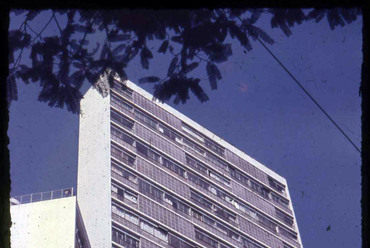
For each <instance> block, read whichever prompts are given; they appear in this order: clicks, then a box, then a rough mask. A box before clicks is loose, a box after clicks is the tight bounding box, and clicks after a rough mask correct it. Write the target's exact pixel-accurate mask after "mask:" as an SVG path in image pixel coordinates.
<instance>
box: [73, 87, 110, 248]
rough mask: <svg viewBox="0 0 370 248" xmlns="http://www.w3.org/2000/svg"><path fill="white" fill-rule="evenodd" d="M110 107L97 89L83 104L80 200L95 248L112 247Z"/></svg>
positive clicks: (87, 96) (90, 92)
mask: <svg viewBox="0 0 370 248" xmlns="http://www.w3.org/2000/svg"><path fill="white" fill-rule="evenodd" d="M109 103H110V100H109V96H108V97H105V98H103V97H102V96H101V95H100V94H99V92H98V91H97V90H95V89H94V88H90V89H89V90H88V91H87V93H86V94H85V96H84V99H82V100H81V114H80V132H79V152H78V178H77V200H78V204H79V206H80V210H81V215H82V219H83V220H84V223H85V227H86V232H87V235H88V237H89V240H90V244H91V247H92V248H108V247H111V199H110V198H111V193H110V108H109Z"/></svg>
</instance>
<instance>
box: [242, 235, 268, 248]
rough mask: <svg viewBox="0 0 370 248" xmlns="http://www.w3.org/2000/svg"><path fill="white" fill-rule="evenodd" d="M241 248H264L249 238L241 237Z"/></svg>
mask: <svg viewBox="0 0 370 248" xmlns="http://www.w3.org/2000/svg"><path fill="white" fill-rule="evenodd" d="M242 240H243V245H244V246H243V248H264V246H261V245H258V244H257V243H255V242H254V241H252V240H250V239H249V238H246V237H243V239H242Z"/></svg>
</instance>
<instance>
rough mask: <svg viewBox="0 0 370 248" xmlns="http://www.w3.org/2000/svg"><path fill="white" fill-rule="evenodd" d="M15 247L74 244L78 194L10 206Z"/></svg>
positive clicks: (60, 247)
mask: <svg viewBox="0 0 370 248" xmlns="http://www.w3.org/2000/svg"><path fill="white" fill-rule="evenodd" d="M10 213H11V218H12V227H11V229H10V231H11V236H10V238H11V247H12V248H43V247H52V248H74V242H75V228H76V197H75V196H73V197H67V198H61V199H54V200H48V201H41V202H33V203H28V204H22V205H15V206H11V207H10Z"/></svg>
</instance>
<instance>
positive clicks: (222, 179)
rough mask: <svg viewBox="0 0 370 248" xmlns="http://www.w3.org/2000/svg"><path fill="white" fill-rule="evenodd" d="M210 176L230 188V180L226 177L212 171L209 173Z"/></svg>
mask: <svg viewBox="0 0 370 248" xmlns="http://www.w3.org/2000/svg"><path fill="white" fill-rule="evenodd" d="M209 176H210V177H212V178H214V179H216V180H217V181H219V182H220V183H223V184H225V185H227V186H230V180H229V179H227V178H226V177H224V176H222V175H220V174H218V173H216V172H213V171H210V172H209Z"/></svg>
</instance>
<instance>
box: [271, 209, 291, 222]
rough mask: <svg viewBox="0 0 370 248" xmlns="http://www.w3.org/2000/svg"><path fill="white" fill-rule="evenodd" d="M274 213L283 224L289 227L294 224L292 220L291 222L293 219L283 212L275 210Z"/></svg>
mask: <svg viewBox="0 0 370 248" xmlns="http://www.w3.org/2000/svg"><path fill="white" fill-rule="evenodd" d="M275 212H276V216H277V217H278V218H279V219H280V220H282V221H283V222H284V223H285V224H288V225H289V226H293V224H294V220H293V217H291V216H289V215H287V214H286V213H284V212H283V211H281V210H279V209H277V208H275Z"/></svg>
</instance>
